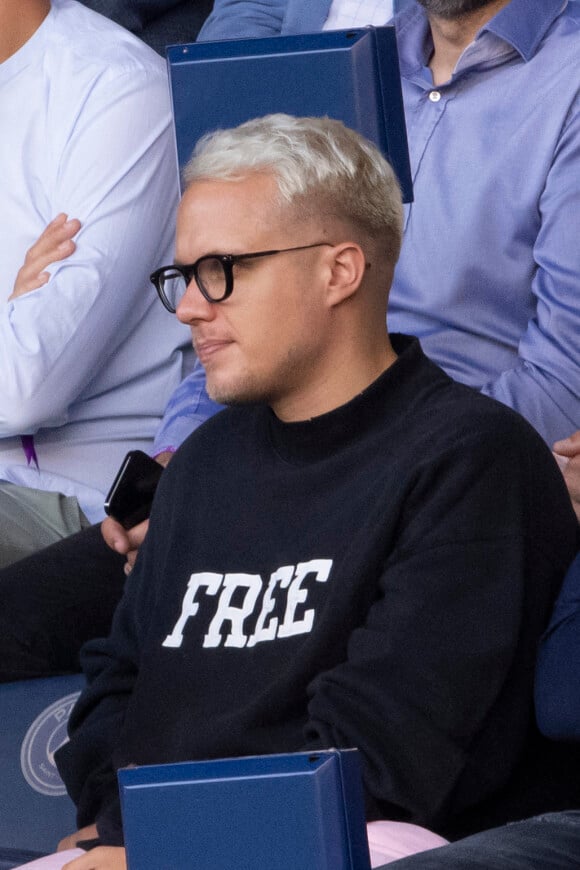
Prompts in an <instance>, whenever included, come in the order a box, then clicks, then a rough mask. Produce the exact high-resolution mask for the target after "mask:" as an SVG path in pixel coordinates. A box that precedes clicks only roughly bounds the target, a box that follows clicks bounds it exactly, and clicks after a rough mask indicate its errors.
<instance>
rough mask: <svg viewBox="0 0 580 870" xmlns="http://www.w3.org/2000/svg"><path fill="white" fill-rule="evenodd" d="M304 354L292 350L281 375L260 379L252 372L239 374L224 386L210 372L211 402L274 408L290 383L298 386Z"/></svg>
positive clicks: (207, 388)
mask: <svg viewBox="0 0 580 870" xmlns="http://www.w3.org/2000/svg"><path fill="white" fill-rule="evenodd" d="M300 363H301V359H300V350H299V349H296V348H294V347H292V348H289V349H288V351H287V353H286V358H285V360H284V362H283V363H282V364H280V365H279V371H278V373H277V374H274V373H271V374H270V375H269V377H267V378H266V377H262V378H261V377H259V376H257V375H254V374H252V373H250V372H246V373H241V372H238V373H237V375H236V377H235V378H234V379H231V380H229V381H226V382H224V383H221V382H220V381H219V379H217V378H216V380H215V381H214V380H213V378H212V376H211V372H206V391H207V394H208V396H209V397H210V399H213V401H214V402H218V403H219V404H220V405H257V404H260V405H262V404H264V405H272V404H274V403H276V402H277V401H278V400H279V399H280V395H281V394H283V393H284V392H285V389H286V388H287V386H288V385H289V384H290V383H295V382H296V380H297V379H298V377H299V375H300V372H301V371H302V369H301V365H300Z"/></svg>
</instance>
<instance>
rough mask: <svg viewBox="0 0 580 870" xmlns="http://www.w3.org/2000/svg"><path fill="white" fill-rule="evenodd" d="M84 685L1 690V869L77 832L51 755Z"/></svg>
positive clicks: (70, 679)
mask: <svg viewBox="0 0 580 870" xmlns="http://www.w3.org/2000/svg"><path fill="white" fill-rule="evenodd" d="M83 685H84V677H83V676H82V675H80V674H79V675H74V676H65V677H49V678H45V679H39V680H25V681H22V682H17V683H5V684H4V685H0V722H1V723H2V727H1V730H0V808H1V810H0V849H2V850H5V851H2V852H0V870H7V868H9V867H14V866H17V864H19V863H22V862H23V861H24V860H32V858H33V857H37V856H38V855H39V854H46V853H47V852H53V851H54V850H55V848H56V845H57V843H58V841H59V840H60V839H61V837H63V836H66V835H67V834H69V833H72V832H73V831H74V830H76V822H75V808H74V805H73V803H72V801H71V800H70V798H69V797H68V795H67V794H66V790H65V788H64V785H63V783H62V780H61V779H60V777H59V775H58V771H57V769H56V766H55V764H54V753H55V751H56V750H57V749H58V747H59V746H61V745H62V744H63V743H64V742H65V741H66V739H67V731H66V725H67V722H68V717H69V714H70V711H71V709H72V706H73V704H74V702H75V700H76V698H77V697H78V695H79V692H80V690H81V689H82V687H83ZM34 853H35V854H34Z"/></svg>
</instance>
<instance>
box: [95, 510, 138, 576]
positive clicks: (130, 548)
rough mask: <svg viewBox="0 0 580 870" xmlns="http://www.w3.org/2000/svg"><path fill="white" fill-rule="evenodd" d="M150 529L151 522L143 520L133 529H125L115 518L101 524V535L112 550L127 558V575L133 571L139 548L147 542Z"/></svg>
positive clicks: (108, 518)
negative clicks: (146, 537)
mask: <svg viewBox="0 0 580 870" xmlns="http://www.w3.org/2000/svg"><path fill="white" fill-rule="evenodd" d="M148 528H149V520H143V522H142V523H139V525H138V526H133V528H132V529H124V528H123V526H122V525H121V523H118V522H117V520H115V519H113V517H107V519H106V520H103V522H102V523H101V534H102V536H103V538H104V539H105V542H106V543H107V544H108V545H109V547H110V548H111V550H115V552H117V553H122V554H123V555H125V556H127V561H126V562H125V574H127V575H129V574H130V573H131V571H132V570H133V566H134V564H135V559H136V558H137V553H138V552H139V547H140V546H141V544H142V543H143V541H144V540H145V535H146V534H147V529H148Z"/></svg>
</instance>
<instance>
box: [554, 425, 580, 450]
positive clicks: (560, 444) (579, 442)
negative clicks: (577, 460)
mask: <svg viewBox="0 0 580 870" xmlns="http://www.w3.org/2000/svg"><path fill="white" fill-rule="evenodd" d="M552 449H553V450H554V453H559V454H560V455H561V456H576V454H577V453H580V430H578V431H577V432H574V434H573V435H570V437H569V438H562V439H561V440H560V441H556V443H555V444H554V446H553V448H552Z"/></svg>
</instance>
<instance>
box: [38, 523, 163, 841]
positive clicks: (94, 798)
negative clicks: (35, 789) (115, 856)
mask: <svg viewBox="0 0 580 870" xmlns="http://www.w3.org/2000/svg"><path fill="white" fill-rule="evenodd" d="M149 545H150V540H149V536H148V538H147V539H146V541H145V543H144V544H143V546H142V548H141V550H140V552H139V556H138V558H137V562H136V565H135V567H134V568H133V571H132V572H131V574H130V575H129V577H128V579H127V582H126V585H125V591H124V594H123V597H122V599H121V601H120V603H119V605H118V607H117V610H116V611H115V616H114V618H113V623H112V627H111V632H110V634H109V636H108V637H107V638H101V639H97V640H93V641H90V642H89V643H87V644H85V646H84V647H83V648H82V651H81V664H82V668H83V671H84V673H85V676H86V678H87V688H86V689H85V690H84V691H83V692H82V694H81V696H80V698H79V700H78V701H77V703H76V705H75V707H74V709H73V712H72V714H71V717H70V720H69V724H68V732H69V738H70V739H69V741H68V742H67V743H65V744H64V745H63V746H62V747H61V748H60V749H59V750H58V751H57V753H56V756H55V759H56V763H57V767H58V770H59V773H60V775H61V777H62V779H63V781H64V783H65V785H66V787H67V791H68V793H69V794H70V796H71V798H72V800H73V801H74V802H75V804H76V806H77V822H78V825H79V827H83V826H85V825H89V824H92V823H93V822H95V820H97V819H98V818H99V816H100V815H101V814H102V813H103V812H104V811H105V812H106V811H107V810H109V808H115V806H118V789H117V776H116V770H115V768H114V765H113V756H114V750H115V746H116V744H117V740H118V737H119V734H120V732H121V729H122V727H123V722H124V719H125V712H126V709H127V706H128V704H129V701H130V698H131V693H132V691H133V687H134V685H135V681H136V679H137V675H138V671H139V659H140V650H141V644H142V639H143V635H144V633H145V632H146V631H147V626H148V622H149V616H150V614H151V613H152V612H154V603H153V602H154V597H155V592H154V588H153V584H152V583H151V582H149V583H144V582H143V578H144V577H145V576H147V575H146V569H147V564H148V562H149V559H150V556H149V553H148V550H149V549H150V546H149ZM112 815H113V817H116V816H119V818H120V811H118V812H117V813H116V814H115V812H113V814H112ZM107 842H110V843H115V842H119V843H121V842H122V834H121V830H120V827H119V832H118V838H117V837H115V836H113V839H110V838H109V839H108V840H107Z"/></svg>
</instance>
